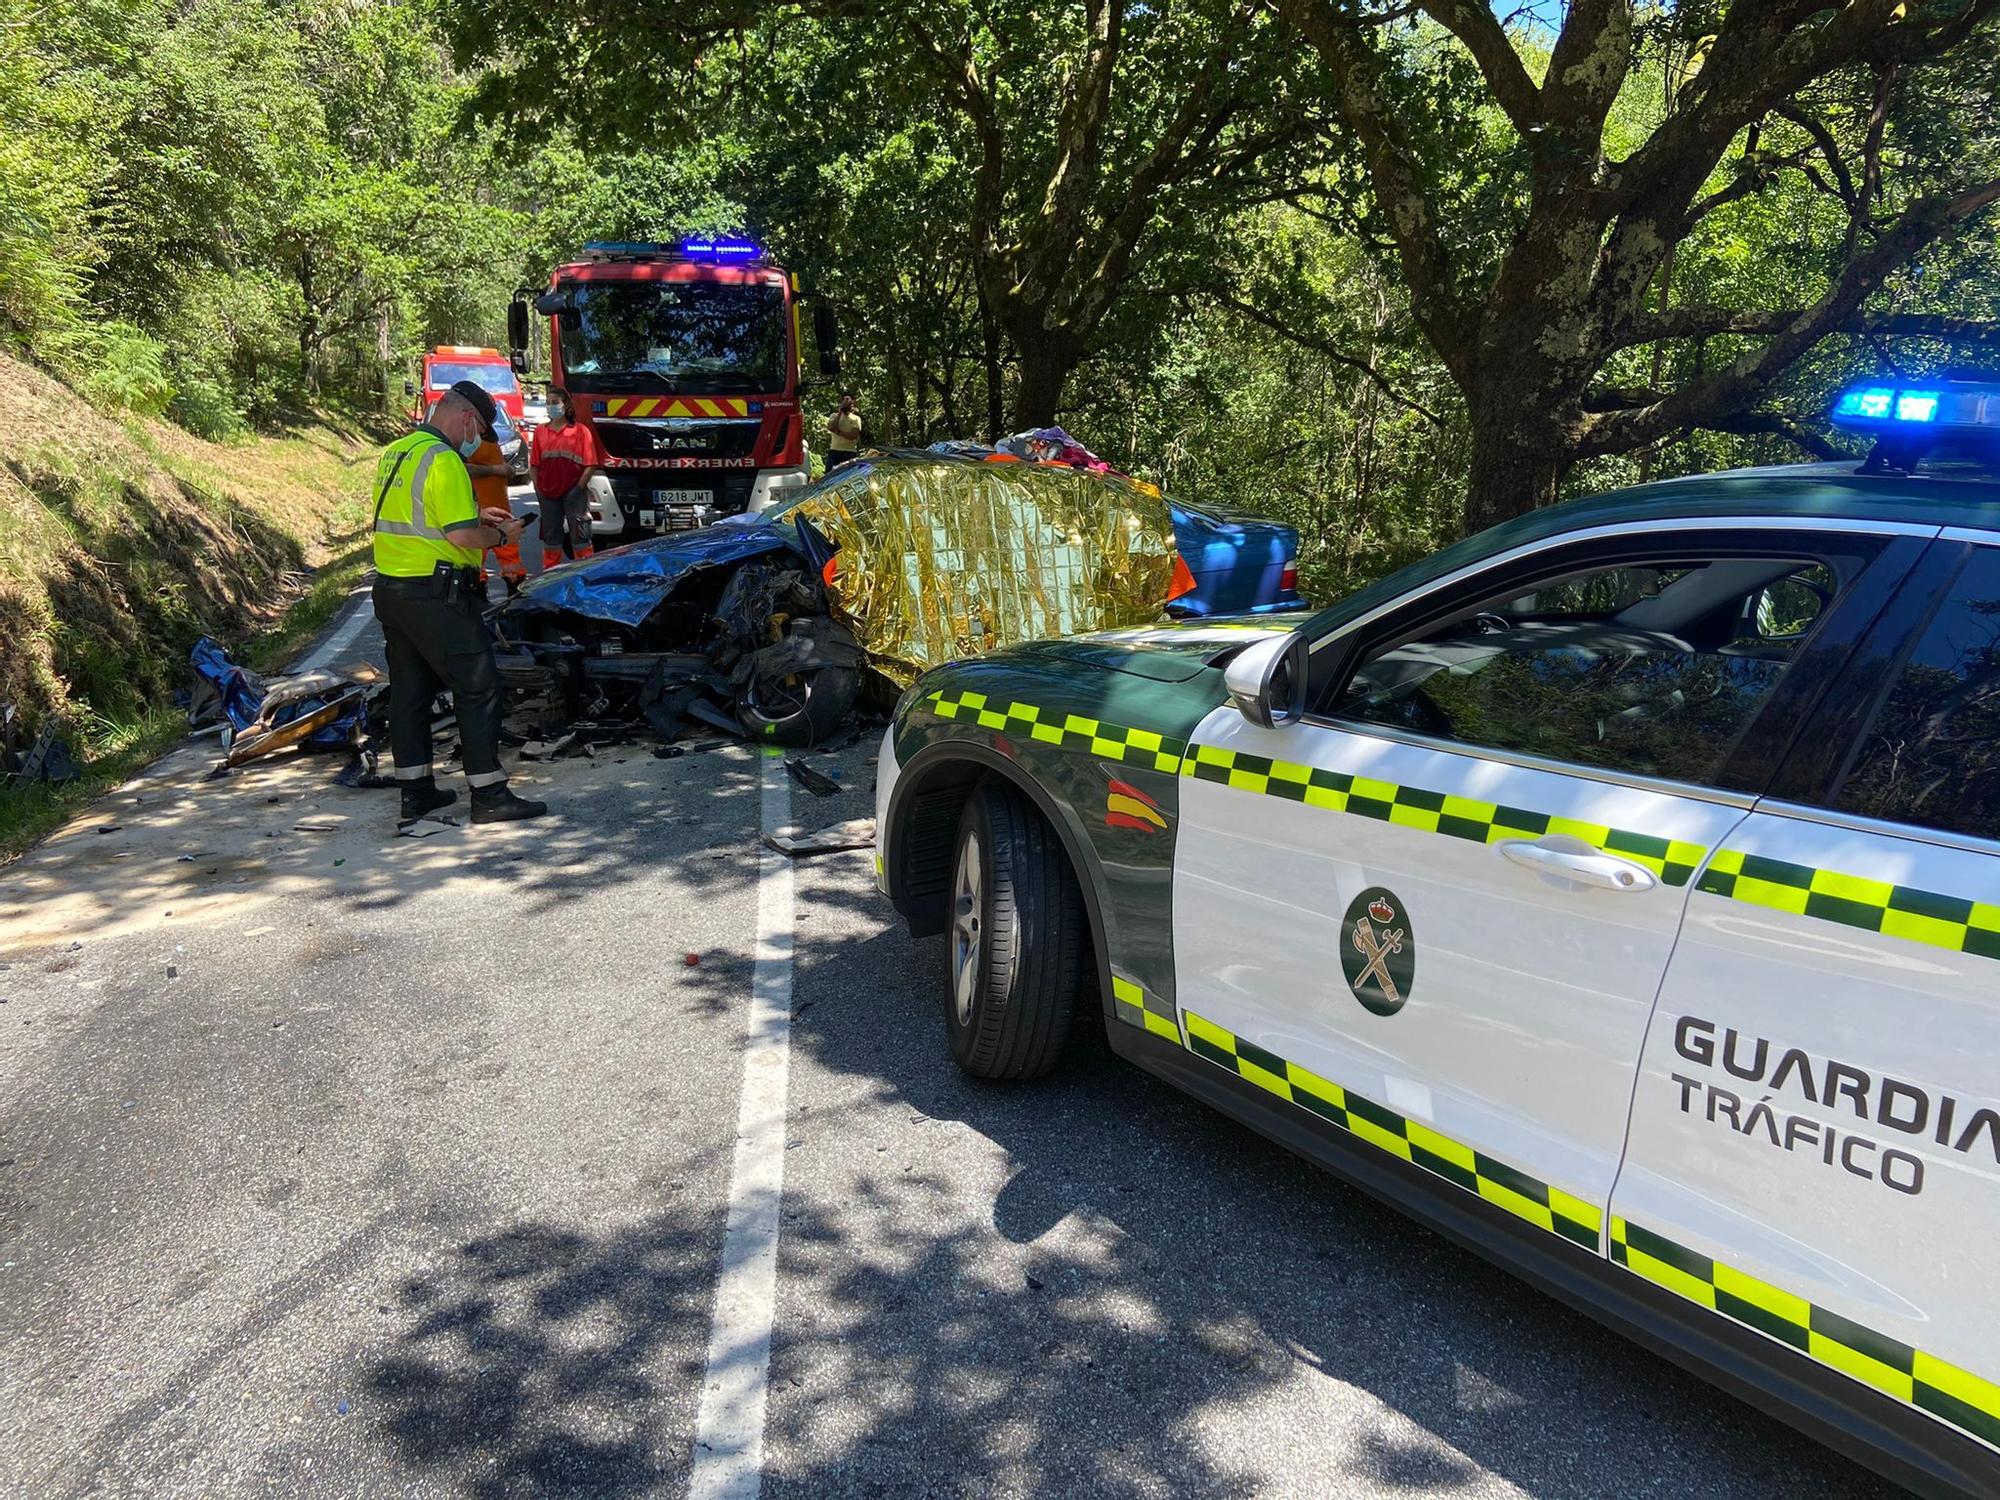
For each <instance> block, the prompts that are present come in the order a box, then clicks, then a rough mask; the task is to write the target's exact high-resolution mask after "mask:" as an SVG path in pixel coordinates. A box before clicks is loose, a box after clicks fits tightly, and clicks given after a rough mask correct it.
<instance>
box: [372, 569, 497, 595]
mask: <svg viewBox="0 0 2000 1500" xmlns="http://www.w3.org/2000/svg"><path fill="white" fill-rule="evenodd" d="M376 582H377V583H378V584H386V585H388V586H389V587H390V588H391V589H393V590H394V591H395V592H396V593H399V594H409V595H412V596H413V597H416V598H420V599H440V598H441V599H456V598H457V597H458V595H459V593H460V591H462V590H473V589H476V588H477V587H478V586H479V569H477V568H474V567H462V566H460V565H459V564H457V563H448V562H441V563H439V564H438V565H437V566H436V567H435V568H433V569H431V571H430V572H428V573H422V574H418V575H417V576H416V577H410V576H408V575H399V574H394V573H383V574H379V575H378V576H377V578H376Z"/></svg>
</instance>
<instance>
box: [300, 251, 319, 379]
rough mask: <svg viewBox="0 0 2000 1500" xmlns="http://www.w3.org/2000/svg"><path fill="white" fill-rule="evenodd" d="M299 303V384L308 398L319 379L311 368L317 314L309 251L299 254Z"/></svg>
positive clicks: (317, 322)
mask: <svg viewBox="0 0 2000 1500" xmlns="http://www.w3.org/2000/svg"><path fill="white" fill-rule="evenodd" d="M299 301H300V304H301V311H300V314H299V382H300V384H301V385H303V386H304V387H305V391H306V394H307V395H309V396H310V395H314V394H317V392H318V391H319V377H318V375H317V374H316V373H315V372H314V368H313V356H314V355H315V354H316V353H317V352H318V349H319V313H318V311H317V310H316V309H315V307H314V305H313V256H312V251H310V250H303V251H301V252H300V253H299Z"/></svg>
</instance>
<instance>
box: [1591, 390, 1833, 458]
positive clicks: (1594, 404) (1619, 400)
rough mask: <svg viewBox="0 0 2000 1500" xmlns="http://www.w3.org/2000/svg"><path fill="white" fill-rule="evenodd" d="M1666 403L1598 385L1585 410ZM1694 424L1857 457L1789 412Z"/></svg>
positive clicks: (1660, 397) (1817, 454) (1821, 453)
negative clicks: (1778, 439) (1768, 437)
mask: <svg viewBox="0 0 2000 1500" xmlns="http://www.w3.org/2000/svg"><path fill="white" fill-rule="evenodd" d="M1664 400H1666V395H1665V393H1664V392H1661V391H1655V390H1647V389H1645V388H1643V387H1638V386H1599V387H1597V388H1596V389H1595V390H1592V391H1590V392H1589V393H1587V394H1586V395H1585V396H1584V398H1583V409H1584V410H1585V411H1587V412H1619V411H1631V410H1635V409H1637V408H1640V407H1645V406H1650V405H1652V404H1654V403H1656V402H1660V401H1664ZM1694 425H1695V426H1697V427H1700V428H1703V429H1704V430H1706V431H1709V432H1730V433H1735V434H1736V435H1737V436H1739V437H1748V436H1751V435H1753V434H1762V433H1769V434H1771V435H1773V436H1776V437H1781V438H1783V439H1785V441H1786V442H1788V443H1790V444H1792V445H1793V446H1794V447H1796V448H1798V449H1800V450H1802V451H1803V452H1805V453H1809V454H1811V455H1812V456H1813V457H1814V458H1817V459H1824V460H1829V461H1831V460H1837V459H1842V458H1852V457H1854V455H1853V454H1851V453H1849V452H1848V451H1847V450H1846V449H1845V448H1842V447H1841V446H1840V445H1839V444H1837V443H1835V442H1833V441H1832V440H1831V439H1830V438H1828V437H1827V436H1826V435H1825V434H1824V433H1822V432H1819V431H1817V430H1815V429H1814V428H1813V427H1811V426H1810V425H1809V424H1807V423H1805V422H1802V421H1800V420H1799V419H1798V418H1797V417H1794V416H1792V415H1790V414H1789V413H1787V412H1781V411H1767V410H1757V411H1741V412H1727V413H1724V414H1723V415H1721V416H1719V417H1715V418H1713V419H1711V420H1709V421H1706V422H1697V423H1695V424H1694Z"/></svg>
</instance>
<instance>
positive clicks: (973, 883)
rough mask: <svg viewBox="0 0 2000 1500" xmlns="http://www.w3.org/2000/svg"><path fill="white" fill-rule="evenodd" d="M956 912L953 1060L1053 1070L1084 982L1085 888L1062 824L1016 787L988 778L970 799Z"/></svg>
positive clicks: (989, 1070)
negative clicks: (1051, 821) (1059, 834)
mask: <svg viewBox="0 0 2000 1500" xmlns="http://www.w3.org/2000/svg"><path fill="white" fill-rule="evenodd" d="M950 915H951V923H950V927H949V940H948V942H947V944H946V957H947V961H948V963H949V970H948V972H947V974H946V985H945V1025H946V1029H947V1030H948V1031H949V1033H950V1036H951V1055H952V1057H953V1058H954V1059H955V1060H956V1061H957V1063H958V1065H959V1067H960V1068H962V1069H964V1070H965V1071H966V1072H967V1073H970V1074H971V1075H972V1076H973V1077H975V1078H1039V1077H1041V1076H1042V1075H1044V1074H1046V1073H1048V1072H1050V1071H1051V1070H1052V1069H1054V1067H1055V1066H1056V1064H1057V1062H1059V1061H1060V1060H1061V1058H1062V1050H1063V1046H1064V1044H1065V1043H1066V1042H1067V1041H1068V1040H1069V1032H1070V1026H1071V1024H1072V1022H1073V1021H1074V1020H1075V1017H1076V1009H1077V998H1078V992H1079V990H1080V988H1081V986H1082V981H1083V965H1084V958H1085V954H1086V951H1087V947H1088V945H1087V943H1086V941H1085V936H1084V933H1085V928H1084V913H1083V893H1082V892H1081V891H1080V890H1079V889H1078V888H1077V883H1076V875H1075V872H1074V871H1072V870H1071V869H1070V866H1069V859H1068V856H1067V855H1065V854H1064V853H1063V848H1062V844H1061V843H1060V842H1059V841H1058V840H1057V838H1056V834H1055V830H1054V829H1052V828H1051V827H1049V825H1048V824H1047V823H1046V822H1045V821H1044V820H1043V819H1042V818H1041V816H1040V815H1039V814H1037V813H1036V811H1035V809H1034V807H1033V806H1032V805H1031V804H1030V803H1029V802H1028V800H1027V798H1025V797H1024V796H1022V795H1021V793H1019V792H1018V791H1015V790H1014V789H1013V788H1012V787H1008V786H1001V785H995V784H988V785H985V786H981V787H978V788H976V789H975V790H974V791H973V793H972V795H971V797H969V798H968V799H967V800H966V804H965V811H964V812H963V813H962V814H960V816H959V820H958V846H957V854H956V857H955V858H954V859H953V861H952V878H951V913H950Z"/></svg>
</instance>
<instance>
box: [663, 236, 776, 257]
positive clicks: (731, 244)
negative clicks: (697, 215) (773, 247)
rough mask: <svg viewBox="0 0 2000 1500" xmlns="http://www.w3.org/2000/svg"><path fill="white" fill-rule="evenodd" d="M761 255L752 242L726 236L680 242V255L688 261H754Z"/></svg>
mask: <svg viewBox="0 0 2000 1500" xmlns="http://www.w3.org/2000/svg"><path fill="white" fill-rule="evenodd" d="M763 253H764V252H763V251H762V250H760V249H759V248H758V247H757V244H756V242H755V241H754V240H740V239H732V238H730V237H729V236H727V235H697V236H695V237H693V238H690V239H685V240H682V241H681V254H682V255H685V256H686V257H687V258H688V259H689V260H714V261H728V260H737V261H742V260H756V259H757V258H758V257H759V256H761V255H762V254H763Z"/></svg>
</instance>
